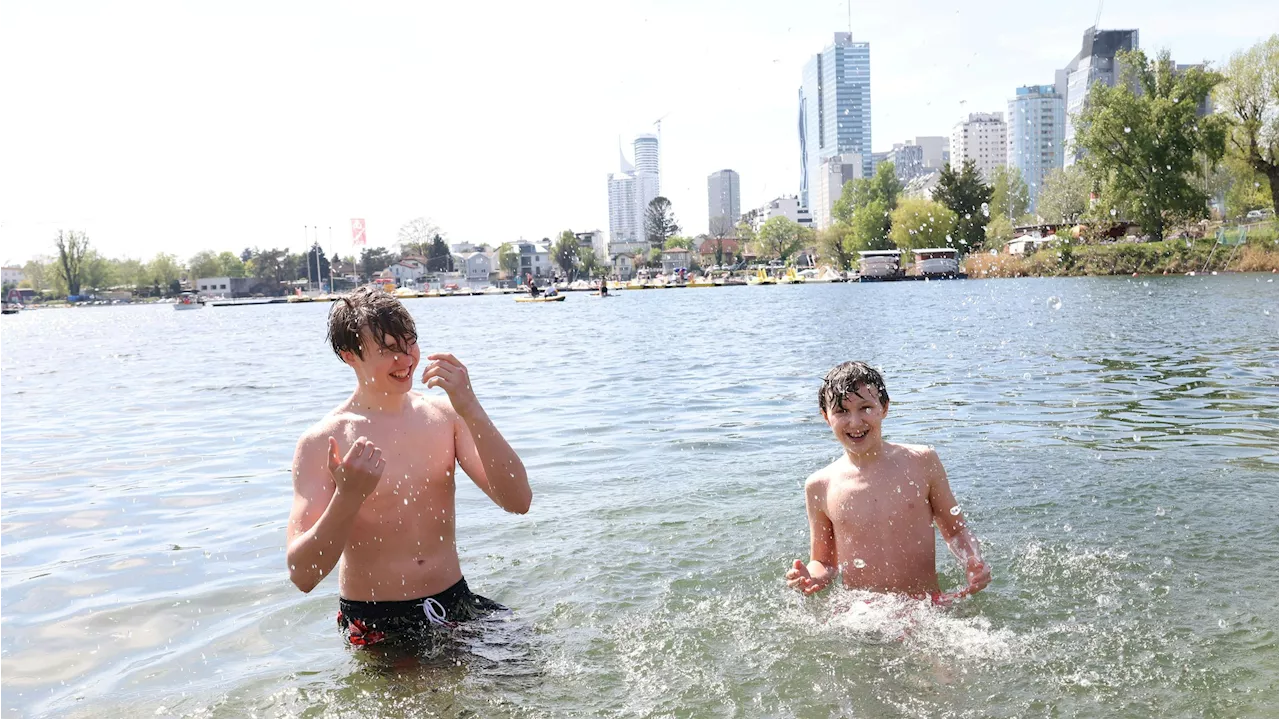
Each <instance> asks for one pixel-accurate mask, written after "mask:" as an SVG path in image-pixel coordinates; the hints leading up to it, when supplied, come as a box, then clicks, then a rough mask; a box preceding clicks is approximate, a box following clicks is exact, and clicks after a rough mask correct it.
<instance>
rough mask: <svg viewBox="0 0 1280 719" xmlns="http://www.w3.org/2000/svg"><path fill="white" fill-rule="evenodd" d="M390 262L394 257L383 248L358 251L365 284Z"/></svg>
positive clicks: (367, 248) (388, 265)
mask: <svg viewBox="0 0 1280 719" xmlns="http://www.w3.org/2000/svg"><path fill="white" fill-rule="evenodd" d="M392 262H395V257H393V256H392V254H391V253H390V252H388V251H387V249H386V248H384V247H365V248H363V249H361V250H360V271H361V276H362V278H363V279H364V281H365V282H369V281H370V280H372V279H373V276H374V275H375V274H377V273H379V272H381V271H383V270H385V269H387V268H388V267H390V266H391V263H392ZM255 276H256V277H261V276H262V275H260V274H259V275H255Z"/></svg>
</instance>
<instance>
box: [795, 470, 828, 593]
mask: <svg viewBox="0 0 1280 719" xmlns="http://www.w3.org/2000/svg"><path fill="white" fill-rule="evenodd" d="M826 494H827V480H826V478H825V477H821V476H819V475H817V474H814V475H813V476H811V477H809V479H808V480H806V481H805V483H804V507H805V513H806V514H808V516H809V563H808V564H804V563H802V562H801V561H800V560H799V559H797V560H796V561H795V563H794V565H793V566H792V567H791V568H790V569H788V570H787V574H786V578H787V586H789V587H791V588H792V589H797V590H799V591H801V592H803V593H804V594H813V593H814V592H820V591H822V590H823V589H825V588H826V587H827V585H828V584H830V583H831V580H832V579H835V577H836V573H837V567H836V535H835V527H834V526H833V525H832V524H831V518H830V517H828V516H827V513H826V510H825V506H826V501H825V497H826Z"/></svg>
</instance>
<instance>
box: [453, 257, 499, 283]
mask: <svg viewBox="0 0 1280 719" xmlns="http://www.w3.org/2000/svg"><path fill="white" fill-rule="evenodd" d="M453 267H454V269H455V270H456V271H457V272H458V273H459V274H460V275H461V276H462V279H464V280H466V283H467V286H469V287H479V288H484V287H488V286H489V275H490V274H491V273H492V272H493V258H492V257H490V256H489V255H486V254H485V253H483V252H468V253H466V254H461V255H454V257H453Z"/></svg>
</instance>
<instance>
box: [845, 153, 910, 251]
mask: <svg viewBox="0 0 1280 719" xmlns="http://www.w3.org/2000/svg"><path fill="white" fill-rule="evenodd" d="M901 194H902V183H901V182H899V181H898V177H897V175H895V174H894V170H893V163H892V162H882V163H880V164H879V165H877V166H876V173H875V175H873V176H871V177H869V178H864V179H858V180H850V181H848V182H846V183H844V187H843V188H842V189H841V191H840V199H838V200H836V202H835V205H834V206H833V207H832V209H831V216H832V218H833V219H834V220H835V222H836V223H839V224H842V225H845V226H847V227H852V228H855V239H854V240H853V242H854V244H855V245H856V246H858V247H859V248H860V249H879V248H877V247H873V246H875V245H885V244H886V240H885V238H887V237H888V236H889V229H890V227H891V224H890V223H891V216H892V213H893V211H894V210H895V209H897V207H898V197H899V195H901ZM873 220H874V222H873Z"/></svg>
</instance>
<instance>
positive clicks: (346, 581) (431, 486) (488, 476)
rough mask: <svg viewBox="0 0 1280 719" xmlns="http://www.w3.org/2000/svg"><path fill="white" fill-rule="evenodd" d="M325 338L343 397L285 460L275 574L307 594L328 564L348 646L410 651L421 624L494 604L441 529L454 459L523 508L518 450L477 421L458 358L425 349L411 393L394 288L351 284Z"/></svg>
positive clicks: (413, 361) (413, 363) (528, 496)
mask: <svg viewBox="0 0 1280 719" xmlns="http://www.w3.org/2000/svg"><path fill="white" fill-rule="evenodd" d="M329 343H330V345H331V346H332V348H333V352H334V354H336V355H338V357H339V358H340V359H341V360H342V361H343V362H345V363H346V364H347V365H348V366H349V367H351V369H352V370H353V371H354V372H355V378H356V387H355V391H353V392H352V393H351V396H350V397H348V398H347V399H346V400H344V401H343V402H342V403H341V404H339V405H338V406H337V407H336V408H335V409H334V410H333V411H331V412H330V413H329V414H328V415H326V416H325V417H324V418H323V419H321V420H320V421H319V422H317V423H316V424H315V425H313V426H312V427H311V428H310V429H308V430H307V431H306V432H305V433H304V434H303V435H302V438H301V439H299V440H298V446H297V450H296V451H295V453H294V459H293V491H294V495H293V509H292V511H291V512H290V514H289V526H288V548H287V552H286V555H287V558H288V566H289V579H290V580H292V581H293V583H294V584H295V585H297V587H298V588H299V589H301V590H302V591H304V592H310V591H311V590H312V589H314V588H315V586H316V585H317V584H319V583H320V581H321V580H322V579H324V578H325V576H326V575H328V574H329V572H330V571H331V570H332V569H333V568H334V566H335V565H339V558H341V560H342V561H341V564H340V566H339V569H338V591H339V594H340V599H339V602H338V606H339V612H338V625H339V627H340V628H341V629H342V631H343V634H344V635H345V637H346V640H347V641H348V642H349V643H350V644H352V645H355V646H370V645H375V644H379V645H382V646H383V647H385V648H393V649H404V650H409V651H411V652H417V651H420V650H421V649H424V648H426V647H429V646H430V641H431V640H432V638H433V636H434V635H433V634H432V632H431V629H432V627H433V626H434V627H446V628H447V627H452V626H454V625H455V624H457V623H458V622H466V621H469V620H471V619H475V618H478V617H481V616H483V615H485V614H488V613H490V612H493V611H497V610H503V609H505V607H503V606H502V605H500V604H498V603H497V602H494V601H491V600H489V599H486V598H484V597H482V596H479V595H477V594H473V593H472V592H471V590H470V588H468V586H467V582H466V580H465V579H464V578H463V576H462V568H461V566H460V564H459V561H458V549H457V541H456V538H455V536H454V526H455V520H454V487H455V481H454V476H455V475H454V468H455V466H457V465H461V466H462V469H463V470H464V471H465V472H466V473H467V476H468V477H470V478H471V481H473V482H475V483H476V485H477V486H478V487H480V489H481V490H482V491H484V493H485V494H487V495H488V496H489V498H490V499H492V500H493V502H494V503H495V504H497V505H498V506H499V507H502V508H503V509H505V510H507V511H508V512H514V513H517V514H524V513H525V512H527V511H529V503H530V501H531V500H532V497H533V495H532V492H531V490H530V489H529V481H528V479H527V477H526V476H525V470H524V465H523V464H522V463H521V462H520V458H519V457H517V456H516V453H515V452H514V451H513V450H512V449H511V446H510V445H508V444H507V441H506V440H505V439H503V437H502V434H501V433H499V432H498V430H497V428H495V427H494V426H493V423H492V422H491V421H490V420H489V416H488V415H487V414H486V413H485V411H484V408H482V407H481V406H480V402H479V400H477V399H476V396H475V393H474V391H473V390H472V387H471V378H470V376H469V373H468V371H467V368H466V367H465V366H463V364H462V363H461V362H459V361H458V360H457V359H456V358H454V357H453V355H449V354H433V355H430V356H429V357H427V359H428V360H430V363H429V364H428V365H427V369H426V371H424V372H423V373H422V381H423V383H424V384H425V385H426V386H427V388H428V389H430V388H433V387H439V388H441V389H443V390H444V392H445V395H446V396H444V397H440V396H425V395H423V394H421V393H418V392H415V391H413V372H414V369H415V368H416V367H417V366H418V362H419V358H420V352H419V349H418V333H417V329H416V327H415V326H414V322H413V318H412V317H411V316H410V315H409V312H408V311H407V310H406V309H405V308H404V306H403V305H402V304H400V301H399V300H397V299H396V298H395V297H393V296H391V295H388V294H386V293H384V292H379V291H377V290H375V289H373V288H371V287H367V286H366V287H361V288H358V289H356V290H355V291H353V292H351V293H350V294H348V295H344V296H342V297H341V298H339V299H338V300H337V301H336V302H334V304H333V307H332V309H331V310H330V312H329Z"/></svg>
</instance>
